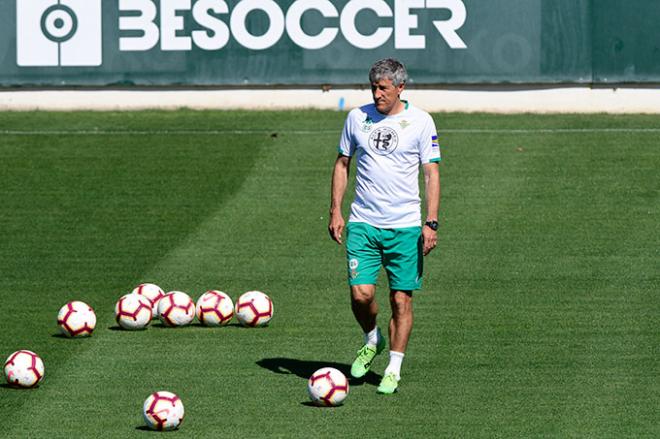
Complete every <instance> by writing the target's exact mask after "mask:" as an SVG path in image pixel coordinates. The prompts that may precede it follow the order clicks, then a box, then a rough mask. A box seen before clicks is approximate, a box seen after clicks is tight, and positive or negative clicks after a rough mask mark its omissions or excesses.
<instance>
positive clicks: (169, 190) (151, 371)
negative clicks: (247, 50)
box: [0, 110, 660, 438]
mask: <svg viewBox="0 0 660 439" xmlns="http://www.w3.org/2000/svg"><path fill="white" fill-rule="evenodd" d="M344 117H345V113H339V112H320V111H300V112H278V113H275V112H201V111H200V112H194V111H183V110H182V111H176V112H135V113H44V112H38V113H0V182H1V184H2V189H1V190H0V249H2V251H0V280H1V282H0V299H1V308H0V309H2V313H0V318H1V320H0V328H1V330H0V347H1V349H0V357H1V359H2V361H3V362H4V359H5V358H6V357H7V356H9V354H10V353H12V352H13V351H16V350H19V349H29V350H32V351H35V352H36V353H38V354H39V355H40V356H41V357H42V358H43V360H44V363H45V369H46V374H45V379H44V381H43V382H42V383H41V385H40V386H39V387H38V388H37V389H32V390H16V389H12V388H9V387H8V386H7V385H5V384H2V385H1V386H0V437H49V438H50V437H62V438H70V437H108V438H110V437H116V438H126V437H132V436H136V437H145V436H147V435H148V434H149V432H148V431H145V428H146V427H144V422H143V420H142V414H141V412H142V403H143V402H144V400H145V399H146V398H147V396H149V394H150V393H152V392H155V391H157V390H168V391H171V392H174V393H176V394H178V395H179V396H180V397H181V399H182V401H183V403H184V405H185V410H186V417H185V420H184V421H183V423H182V425H181V428H180V429H179V430H178V431H177V432H175V433H170V434H171V435H172V436H181V437H244V438H258V437H278V438H303V437H333V438H339V437H374V438H376V437H378V438H381V437H382V438H385V437H387V438H391V437H399V438H409V437H426V438H430V437H507V438H508V437H539V436H543V437H594V438H604V437H611V438H620V437H659V436H660V418H659V417H658V414H657V410H658V407H660V379H659V378H658V377H660V332H659V328H660V319H659V316H660V264H659V262H660V225H659V224H660V222H659V219H660V122H659V121H658V118H657V116H606V115H595V116H573V115H564V116H534V115H516V116H495V115H479V114H475V115H465V114H436V115H434V117H435V120H436V124H437V126H438V130H439V137H440V145H441V148H442V154H443V161H442V163H441V165H440V172H441V185H442V203H441V208H440V210H441V221H440V224H441V225H440V230H439V243H438V248H437V249H436V250H435V251H434V252H433V253H431V255H430V256H428V257H427V258H426V259H425V271H426V273H425V278H424V290H423V291H422V292H419V293H417V294H415V319H416V320H415V327H414V329H413V334H412V338H411V343H410V345H409V349H408V352H407V355H406V359H405V361H404V364H403V369H402V377H403V379H402V381H401V384H400V391H399V393H398V394H396V395H393V396H381V395H377V394H376V386H377V384H378V382H379V380H380V377H381V374H382V372H383V369H384V367H385V365H386V355H382V356H380V357H378V358H377V359H376V361H375V364H374V369H373V372H370V373H369V374H368V375H367V377H366V380H365V381H362V382H359V381H354V380H351V388H350V394H349V395H348V398H347V399H346V402H345V404H344V406H342V407H338V408H317V407H314V406H311V405H310V404H309V402H308V401H309V399H308V396H307V378H308V377H309V376H310V375H311V374H312V373H313V372H314V371H315V370H316V369H318V368H321V367H325V366H332V367H336V368H338V369H340V370H341V371H343V372H344V373H345V374H348V371H349V367H350V363H351V361H352V360H353V357H354V355H355V352H356V351H357V349H358V348H359V347H360V345H361V343H362V338H361V333H360V330H359V328H358V326H357V324H356V323H355V322H354V320H353V317H352V315H351V312H350V306H349V296H348V291H347V286H346V268H345V259H344V253H343V248H341V247H339V246H337V245H336V244H335V243H334V242H332V241H331V240H330V238H329V236H328V233H327V222H328V213H327V212H328V206H329V184H330V174H331V169H332V165H333V162H334V159H335V157H336V145H337V143H338V139H339V134H340V131H341V128H342V124H343V120H344ZM353 174H354V173H353V172H352V175H353ZM351 199H352V197H351V196H350V188H349V195H348V196H347V199H346V205H348V202H349V201H350V200H351ZM344 213H345V214H347V213H348V209H347V208H346V209H345V212H344ZM383 280H384V279H383V278H381V284H380V286H381V288H380V289H379V294H378V298H379V302H380V305H381V312H382V313H381V317H380V319H379V323H380V326H381V327H382V328H383V329H385V328H386V326H387V316H388V308H389V305H388V303H387V293H386V287H385V284H384V283H383V282H382V281H383ZM141 282H154V283H157V284H159V285H160V286H161V287H163V288H164V289H165V290H166V291H169V290H180V291H185V292H187V293H188V294H190V295H191V296H192V297H193V299H195V300H196V299H197V298H198V297H199V296H200V295H201V294H202V293H203V292H204V291H206V290H208V289H219V290H222V291H224V292H226V293H228V294H229V295H230V296H231V297H232V298H233V299H234V300H235V299H236V298H237V297H238V296H239V295H240V294H241V293H243V292H245V291H248V290H262V291H264V292H266V293H267V294H268V295H269V296H270V297H271V298H272V300H273V302H274V309H275V313H274V317H273V320H272V322H271V324H270V326H268V327H266V328H242V327H240V326H238V325H237V324H236V320H234V321H233V323H232V324H231V325H230V326H228V327H224V328H205V327H202V326H199V325H198V324H197V323H195V324H194V325H192V326H189V327H185V328H179V329H171V328H165V327H163V326H162V325H160V324H159V323H154V324H153V325H152V326H150V327H149V328H148V329H147V330H145V331H138V332H127V331H122V330H119V329H118V327H117V325H116V323H115V321H114V304H115V302H116V301H117V300H118V298H119V297H120V296H121V295H123V294H126V293H128V292H130V291H131V290H132V289H133V288H134V287H135V286H136V285H137V284H139V283H141ZM70 300H82V301H84V302H86V303H88V304H90V305H91V306H92V307H93V308H94V309H95V311H96V314H97V317H98V323H97V327H96V330H95V331H94V334H93V336H92V337H91V338H88V339H66V338H63V337H61V336H59V335H58V328H57V325H56V317H57V312H58V310H59V308H60V307H61V306H62V305H63V304H64V303H66V302H67V301H70ZM168 437H169V435H168Z"/></svg>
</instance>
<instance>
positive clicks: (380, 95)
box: [371, 79, 404, 115]
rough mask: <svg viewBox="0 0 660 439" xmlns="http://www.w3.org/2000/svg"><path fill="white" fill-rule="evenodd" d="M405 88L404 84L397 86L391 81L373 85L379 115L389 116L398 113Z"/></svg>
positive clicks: (382, 80)
mask: <svg viewBox="0 0 660 439" xmlns="http://www.w3.org/2000/svg"><path fill="white" fill-rule="evenodd" d="M403 87H404V84H399V85H398V86H395V85H394V84H392V80H391V79H381V80H380V81H376V82H372V83H371V95H372V96H373V98H374V104H376V109H377V110H378V112H379V113H381V114H386V115H389V114H392V113H393V112H395V111H398V104H399V103H400V102H401V101H400V100H399V95H400V94H401V92H402V91H403Z"/></svg>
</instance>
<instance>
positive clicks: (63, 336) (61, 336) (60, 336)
mask: <svg viewBox="0 0 660 439" xmlns="http://www.w3.org/2000/svg"><path fill="white" fill-rule="evenodd" d="M51 337H53V338H66V339H69V338H73V337H67V336H66V335H64V334H62V333H61V332H58V333H56V334H53V335H51Z"/></svg>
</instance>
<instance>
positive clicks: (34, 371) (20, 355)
mask: <svg viewBox="0 0 660 439" xmlns="http://www.w3.org/2000/svg"><path fill="white" fill-rule="evenodd" d="M5 377H6V378H7V382H8V383H9V385H11V386H14V387H25V388H29V387H36V385H37V384H39V383H40V382H41V380H43V379H44V362H43V361H42V360H41V358H40V357H39V355H37V354H35V353H34V352H32V351H25V350H23V351H16V352H14V353H13V354H11V355H10V356H9V358H7V361H6V362H5Z"/></svg>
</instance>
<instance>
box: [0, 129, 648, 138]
mask: <svg viewBox="0 0 660 439" xmlns="http://www.w3.org/2000/svg"><path fill="white" fill-rule="evenodd" d="M338 133H339V131H338V130H337V129H333V130H323V129H315V130H263V129H258V130H109V131H108V130H34V131H18V130H3V131H0V134H4V135H8V136H169V135H172V136H209V135H214V136H218V135H255V134H269V135H271V136H272V137H276V136H278V135H280V134H290V135H324V136H328V135H333V136H336V135H337V134H338ZM440 133H441V134H594V133H611V134H641V133H648V134H656V133H660V128H533V129H480V128H443V129H442V130H440Z"/></svg>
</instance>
